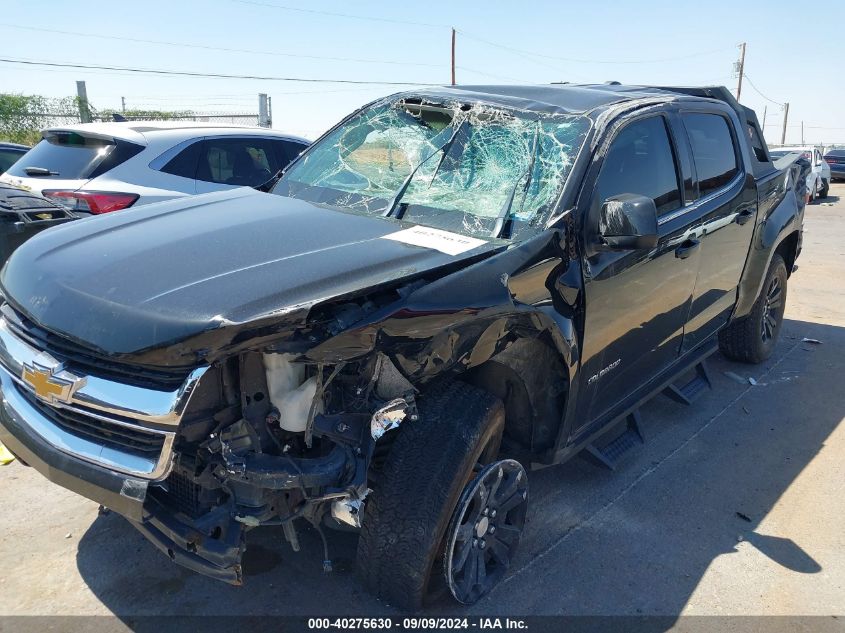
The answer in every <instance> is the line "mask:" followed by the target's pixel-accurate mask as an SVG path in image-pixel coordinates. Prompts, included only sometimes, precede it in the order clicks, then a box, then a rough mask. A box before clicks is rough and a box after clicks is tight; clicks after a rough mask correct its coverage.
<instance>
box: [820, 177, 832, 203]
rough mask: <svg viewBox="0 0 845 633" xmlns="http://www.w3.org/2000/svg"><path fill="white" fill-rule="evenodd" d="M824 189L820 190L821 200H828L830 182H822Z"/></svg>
mask: <svg viewBox="0 0 845 633" xmlns="http://www.w3.org/2000/svg"><path fill="white" fill-rule="evenodd" d="M822 183H823V184H822V188H821V189H820V190H819V198H822V199H824V198H827V192H828V191H830V181H829V180H822Z"/></svg>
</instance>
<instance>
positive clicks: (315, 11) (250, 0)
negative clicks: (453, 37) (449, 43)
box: [232, 0, 449, 29]
mask: <svg viewBox="0 0 845 633" xmlns="http://www.w3.org/2000/svg"><path fill="white" fill-rule="evenodd" d="M232 2H237V3H239V4H251V5H254V6H257V7H266V8H270V9H282V10H284V11H296V12H297V13H310V14H313V15H329V16H332V17H337V18H349V19H352V20H366V21H369V22H387V23H389V24H408V25H411V26H425V27H428V28H435V29H441V28H449V25H447V24H433V23H431V22H414V21H412V20H397V19H394V18H383V17H379V16H374V15H354V14H352V13H338V12H335V11H320V10H318V9H303V8H301V7H291V6H288V5H284V4H272V3H270V2H258V1H257V0H232Z"/></svg>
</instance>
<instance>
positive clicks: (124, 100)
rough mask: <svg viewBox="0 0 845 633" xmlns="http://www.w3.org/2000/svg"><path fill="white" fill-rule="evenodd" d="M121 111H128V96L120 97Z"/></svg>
mask: <svg viewBox="0 0 845 633" xmlns="http://www.w3.org/2000/svg"><path fill="white" fill-rule="evenodd" d="M120 111H121V112H123V113H124V114H125V113H126V97H121V98H120Z"/></svg>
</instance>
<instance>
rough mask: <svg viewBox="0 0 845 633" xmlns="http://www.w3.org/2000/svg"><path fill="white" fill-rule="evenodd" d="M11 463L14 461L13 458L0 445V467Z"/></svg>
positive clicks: (0, 444)
mask: <svg viewBox="0 0 845 633" xmlns="http://www.w3.org/2000/svg"><path fill="white" fill-rule="evenodd" d="M13 461H15V456H14V455H12V454H11V453H10V452H9V449H8V448H6V447H5V446H3V444H2V443H0V466H5V465H6V464H11V463H12V462H13Z"/></svg>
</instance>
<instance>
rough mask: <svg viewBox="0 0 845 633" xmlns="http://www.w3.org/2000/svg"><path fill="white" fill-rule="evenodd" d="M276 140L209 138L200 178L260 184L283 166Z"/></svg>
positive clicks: (201, 157)
mask: <svg viewBox="0 0 845 633" xmlns="http://www.w3.org/2000/svg"><path fill="white" fill-rule="evenodd" d="M280 162H281V161H280V160H279V158H278V156H277V154H276V152H275V151H274V147H273V142H272V141H269V140H266V139H251V138H225V139H206V141H205V142H204V143H203V145H202V149H201V151H200V156H199V166H198V167H197V176H196V177H197V180H204V181H206V182H216V183H219V184H223V185H237V186H246V187H256V186H258V185H260V184H262V183H264V182H266V181H268V180H269V179H270V178H271V177H272V176H273V174H275V173H276V172H277V171H278V170H279V168H280V167H281V165H280Z"/></svg>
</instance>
